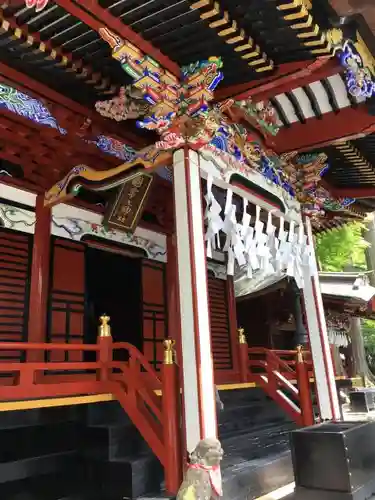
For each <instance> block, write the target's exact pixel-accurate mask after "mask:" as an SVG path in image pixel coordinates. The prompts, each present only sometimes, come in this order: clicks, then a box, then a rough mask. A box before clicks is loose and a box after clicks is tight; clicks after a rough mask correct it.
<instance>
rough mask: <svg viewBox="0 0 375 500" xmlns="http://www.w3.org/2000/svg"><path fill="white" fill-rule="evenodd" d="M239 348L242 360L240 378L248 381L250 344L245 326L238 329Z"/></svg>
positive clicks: (242, 380)
mask: <svg viewBox="0 0 375 500" xmlns="http://www.w3.org/2000/svg"><path fill="white" fill-rule="evenodd" d="M238 348H239V361H240V380H241V382H247V381H248V379H249V346H248V345H247V340H246V336H245V330H244V329H243V328H239V329H238Z"/></svg>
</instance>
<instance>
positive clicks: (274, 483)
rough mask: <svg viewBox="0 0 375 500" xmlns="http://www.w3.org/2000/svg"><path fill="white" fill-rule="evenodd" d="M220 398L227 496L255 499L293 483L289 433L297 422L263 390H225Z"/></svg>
mask: <svg viewBox="0 0 375 500" xmlns="http://www.w3.org/2000/svg"><path fill="white" fill-rule="evenodd" d="M220 397H221V399H222V401H223V403H224V411H223V412H221V413H220V416H219V419H220V420H219V434H220V439H221V442H222V446H223V449H224V460H223V464H222V477H223V489H224V497H225V498H230V499H231V500H245V499H246V500H252V499H254V498H257V497H259V496H262V495H264V494H266V493H268V492H270V491H273V490H275V489H277V488H280V487H281V486H284V485H286V484H288V483H291V482H292V481H293V480H294V476H293V469H292V462H291V456H290V449H289V432H290V431H291V430H293V429H294V428H295V427H296V425H295V423H294V422H292V421H291V420H289V419H288V418H287V416H286V415H285V414H284V412H283V410H282V409H281V408H280V407H279V406H277V404H276V403H275V402H274V401H273V400H272V399H271V398H269V397H268V396H267V395H266V394H265V392H264V391H263V390H262V389H259V388H254V389H240V390H233V391H222V392H221V393H220Z"/></svg>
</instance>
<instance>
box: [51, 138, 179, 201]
mask: <svg viewBox="0 0 375 500" xmlns="http://www.w3.org/2000/svg"><path fill="white" fill-rule="evenodd" d="M170 161H171V153H169V152H167V151H165V152H164V151H159V150H157V149H156V148H155V146H150V147H148V148H145V149H143V150H141V151H139V152H138V153H137V154H136V157H135V158H134V159H133V160H132V161H130V162H127V163H123V164H122V165H119V166H118V167H114V168H111V169H109V170H105V171H99V170H94V169H93V168H90V167H88V166H87V165H77V166H76V167H74V168H73V169H72V170H71V171H70V172H69V173H68V174H67V175H66V176H65V177H64V179H63V180H61V181H60V182H58V183H56V184H55V185H54V186H53V187H52V188H51V189H50V190H49V191H47V193H46V194H45V196H44V204H45V206H53V205H56V204H57V203H61V202H64V201H67V200H69V199H71V198H73V197H74V196H76V195H77V194H78V193H79V191H80V189H81V188H82V187H85V188H87V189H90V190H92V191H105V190H107V189H112V188H114V187H116V186H119V185H120V184H123V182H124V181H125V179H126V178H127V177H129V174H132V175H133V174H135V173H137V172H142V171H143V170H148V171H152V170H154V169H156V168H158V167H160V166H161V165H164V164H168V163H170Z"/></svg>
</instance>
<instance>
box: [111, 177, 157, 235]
mask: <svg viewBox="0 0 375 500" xmlns="http://www.w3.org/2000/svg"><path fill="white" fill-rule="evenodd" d="M151 184H152V175H149V174H144V173H137V174H134V175H132V176H131V177H129V178H128V179H126V181H125V182H124V183H123V184H122V185H121V187H120V190H119V191H118V193H117V195H116V197H115V199H114V201H113V202H112V203H110V205H109V207H108V209H107V212H106V214H105V215H104V220H103V224H104V225H107V226H108V227H109V228H112V229H118V230H121V231H134V230H135V229H136V227H137V224H138V222H139V219H140V218H141V216H142V213H143V210H144V208H145V206H146V203H147V198H148V195H149V193H150V188H151Z"/></svg>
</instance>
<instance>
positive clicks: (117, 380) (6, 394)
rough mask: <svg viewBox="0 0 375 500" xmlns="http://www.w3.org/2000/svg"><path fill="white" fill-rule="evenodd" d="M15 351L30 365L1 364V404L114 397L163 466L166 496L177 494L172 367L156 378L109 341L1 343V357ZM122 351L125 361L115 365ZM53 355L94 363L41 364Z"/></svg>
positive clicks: (129, 351)
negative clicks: (88, 354)
mask: <svg viewBox="0 0 375 500" xmlns="http://www.w3.org/2000/svg"><path fill="white" fill-rule="evenodd" d="M16 350H17V351H23V352H25V353H26V356H25V359H27V360H28V361H26V362H17V363H15V362H0V401H9V400H22V399H39V398H49V397H58V396H76V395H89V394H106V393H111V394H113V395H114V396H115V397H116V398H117V400H118V401H119V403H120V404H121V405H122V407H123V408H124V410H125V412H126V413H127V414H128V415H129V417H130V419H131V420H132V422H133V424H134V425H135V426H136V427H137V428H138V430H139V432H140V433H141V435H142V436H143V438H144V439H145V441H146V442H147V443H148V445H149V446H150V448H151V449H152V451H153V452H154V453H155V455H156V456H157V457H158V459H159V460H160V462H161V463H162V465H163V466H164V468H165V476H166V486H167V488H168V490H169V492H170V493H176V492H177V489H178V486H179V482H180V476H181V473H180V470H179V464H180V460H181V454H180V450H179V434H180V429H179V425H180V415H179V396H180V395H179V390H178V387H177V385H176V383H177V380H178V376H177V375H178V374H177V371H176V370H177V367H176V365H175V364H164V365H163V368H162V372H161V373H160V376H159V374H157V373H156V372H155V371H154V369H153V368H152V367H151V365H150V364H149V362H148V361H147V360H146V358H145V357H144V356H143V354H142V353H140V352H139V351H138V350H137V349H136V348H135V347H134V346H133V345H131V344H128V343H113V342H112V337H109V336H108V337H101V338H99V341H98V344H96V345H91V344H80V345H75V344H32V343H13V342H11V343H9V342H8V343H6V342H3V343H0V354H1V352H2V351H16ZM121 351H122V352H123V353H125V356H124V357H126V358H127V360H126V361H116V360H115V359H116V357H118V356H117V353H118V352H121ZM57 352H60V353H61V352H64V353H66V354H68V357H69V353H74V352H79V353H80V355H81V356H83V355H84V353H85V352H94V353H95V358H96V359H95V360H93V361H78V362H77V361H63V362H62V361H59V362H55V361H43V360H44V359H45V358H46V357H47V356H46V353H57ZM30 359H33V361H31V360H30ZM35 359H37V360H36V361H34V360H35ZM155 391H159V394H162V396H161V397H160V396H159V397H158V396H157V395H156V393H155Z"/></svg>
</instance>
